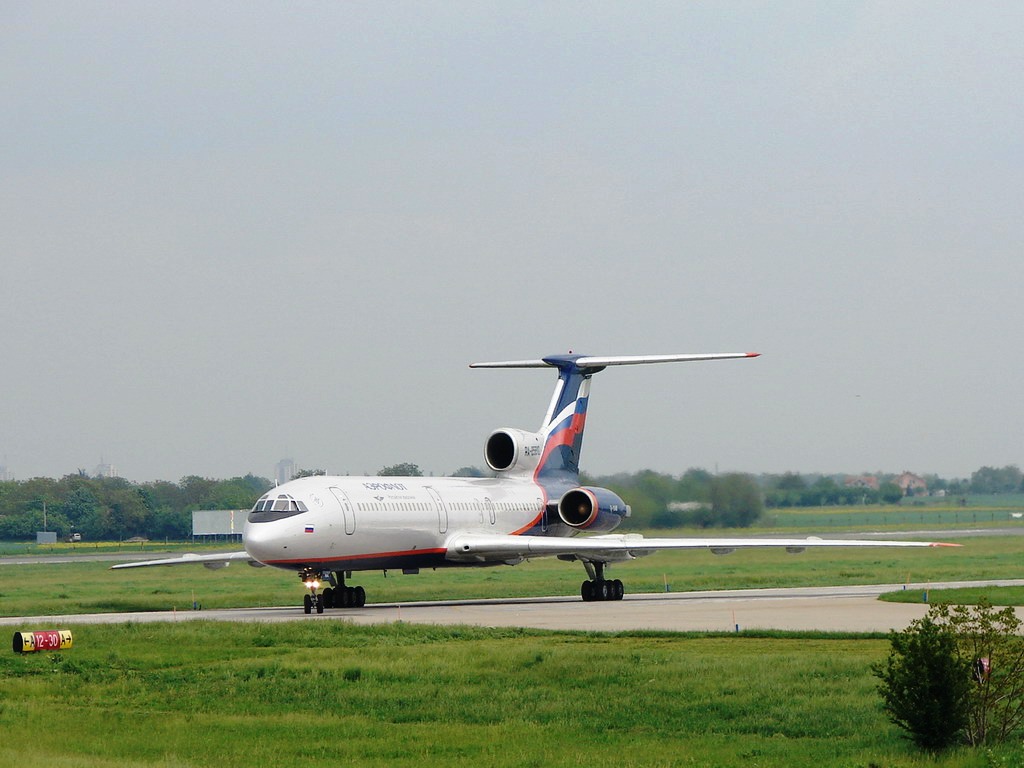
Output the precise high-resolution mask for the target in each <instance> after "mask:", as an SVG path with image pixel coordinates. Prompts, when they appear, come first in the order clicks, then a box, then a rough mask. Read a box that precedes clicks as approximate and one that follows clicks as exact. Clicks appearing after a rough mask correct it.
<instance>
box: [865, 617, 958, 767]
mask: <svg viewBox="0 0 1024 768" xmlns="http://www.w3.org/2000/svg"><path fill="white" fill-rule="evenodd" d="M890 641H891V643H892V648H891V650H890V652H889V657H888V658H887V659H886V661H885V663H884V664H878V665H876V666H875V667H874V674H875V676H876V677H878V678H879V679H880V680H881V681H882V682H881V684H880V685H879V687H878V690H879V693H880V694H881V695H882V699H883V702H884V707H885V711H886V713H887V714H888V715H889V719H890V720H891V721H892V722H893V723H895V724H896V725H897V726H899V727H900V728H902V729H904V730H905V731H907V732H908V733H909V734H910V738H912V739H913V740H914V743H915V744H917V745H918V746H919V747H922V748H923V749H931V750H940V749H944V748H946V747H950V746H952V745H953V744H955V743H957V742H959V741H961V740H962V739H963V734H964V731H965V730H966V728H967V724H968V713H969V701H970V688H971V665H970V663H969V662H966V661H964V660H963V659H961V658H960V655H959V653H958V651H957V642H956V637H955V635H954V634H953V632H952V630H951V629H950V628H949V627H948V626H943V625H940V624H938V623H936V622H935V621H933V620H932V618H931V614H930V613H929V615H928V616H926V617H925V618H923V619H919V620H917V621H915V622H913V623H912V624H911V625H910V626H909V627H908V628H907V629H905V630H904V631H902V632H894V633H892V635H891V637H890Z"/></svg>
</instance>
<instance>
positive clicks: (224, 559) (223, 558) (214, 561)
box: [110, 552, 263, 570]
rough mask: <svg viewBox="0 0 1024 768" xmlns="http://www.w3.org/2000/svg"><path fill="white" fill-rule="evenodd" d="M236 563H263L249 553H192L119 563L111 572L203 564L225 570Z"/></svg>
mask: <svg viewBox="0 0 1024 768" xmlns="http://www.w3.org/2000/svg"><path fill="white" fill-rule="evenodd" d="M235 561H242V562H246V563H249V565H252V566H256V567H259V566H261V565H263V563H261V562H259V561H258V560H254V559H253V557H252V555H250V554H249V553H248V552H218V553H216V554H213V555H196V554H193V553H191V552H189V553H188V554H185V555H182V556H181V557H165V558H163V559H162V560H140V561H138V562H131V563H119V564H118V565H112V566H110V569H111V570H117V569H118V568H149V567H150V566H154V565H196V564H202V565H205V566H206V567H207V568H210V569H216V568H225V567H227V566H229V565H231V563H233V562H235Z"/></svg>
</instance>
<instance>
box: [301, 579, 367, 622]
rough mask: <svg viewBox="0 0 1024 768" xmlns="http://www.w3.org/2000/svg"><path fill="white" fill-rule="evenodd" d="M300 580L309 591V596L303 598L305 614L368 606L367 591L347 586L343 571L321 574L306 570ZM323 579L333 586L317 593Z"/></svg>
mask: <svg viewBox="0 0 1024 768" xmlns="http://www.w3.org/2000/svg"><path fill="white" fill-rule="evenodd" d="M350 575H351V574H350ZM299 579H300V580H301V581H302V583H303V584H305V585H306V589H308V590H309V594H308V595H305V596H304V597H303V598H302V610H303V611H304V612H305V613H312V612H313V609H316V612H317V613H323V612H324V608H362V607H363V606H364V605H366V590H365V589H363V588H362V587H347V586H345V573H344V572H343V571H333V572H331V571H325V572H323V573H320V572H317V571H313V570H305V571H301V572H300V573H299ZM321 579H326V580H327V581H328V583H330V584H331V586H329V587H324V589H323V591H321V592H317V590H319V589H320V580H321Z"/></svg>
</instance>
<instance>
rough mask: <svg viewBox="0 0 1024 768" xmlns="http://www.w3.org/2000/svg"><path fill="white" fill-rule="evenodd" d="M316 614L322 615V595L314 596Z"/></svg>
mask: <svg viewBox="0 0 1024 768" xmlns="http://www.w3.org/2000/svg"><path fill="white" fill-rule="evenodd" d="M316 612H317V613H323V612H324V596H323V595H317V596H316Z"/></svg>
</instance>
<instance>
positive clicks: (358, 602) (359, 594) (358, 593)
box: [352, 587, 366, 608]
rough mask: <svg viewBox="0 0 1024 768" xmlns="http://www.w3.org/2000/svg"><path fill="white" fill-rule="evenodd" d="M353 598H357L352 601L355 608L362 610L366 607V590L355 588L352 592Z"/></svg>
mask: <svg viewBox="0 0 1024 768" xmlns="http://www.w3.org/2000/svg"><path fill="white" fill-rule="evenodd" d="M352 596H353V597H354V598H355V599H354V600H353V601H352V606H353V607H354V608H362V607H363V606H364V605H366V590H365V589H363V588H362V587H355V588H354V589H353V590H352Z"/></svg>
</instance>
